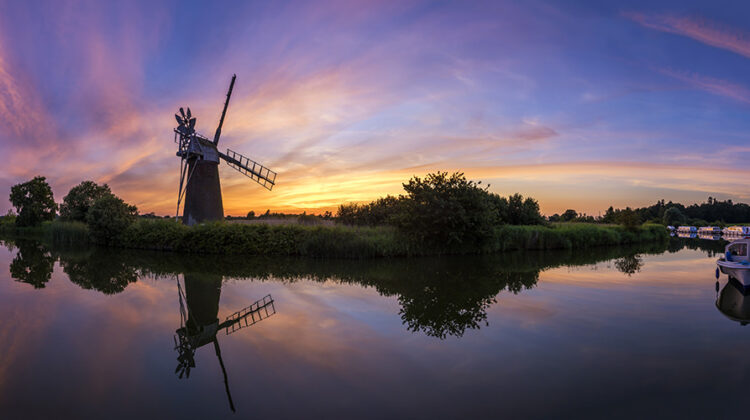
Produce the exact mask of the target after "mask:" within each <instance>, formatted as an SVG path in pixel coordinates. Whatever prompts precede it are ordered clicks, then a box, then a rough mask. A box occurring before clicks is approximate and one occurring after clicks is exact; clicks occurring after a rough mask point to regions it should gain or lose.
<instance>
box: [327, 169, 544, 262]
mask: <svg viewBox="0 0 750 420" xmlns="http://www.w3.org/2000/svg"><path fill="white" fill-rule="evenodd" d="M479 184H480V183H475V182H473V181H470V180H468V179H466V177H465V176H464V174H463V173H460V172H456V173H453V174H451V175H448V173H447V172H437V173H432V174H428V175H427V176H426V177H425V178H424V179H422V178H419V177H414V178H412V179H411V180H409V182H408V183H406V184H403V187H404V191H405V192H406V194H405V195H400V196H398V197H393V196H387V197H384V198H380V199H378V200H375V201H373V202H371V203H368V204H347V205H342V206H340V207H339V210H338V219H339V221H340V222H342V223H344V224H347V225H359V226H394V227H396V228H397V229H398V231H399V232H400V233H401V234H402V235H403V237H404V238H407V240H408V241H410V242H412V243H413V244H414V246H416V247H418V248H422V249H428V248H429V249H431V250H433V251H434V252H449V253H454V252H457V249H461V250H463V252H478V251H481V250H484V249H486V248H487V247H488V246H489V244H490V242H491V240H492V237H493V235H494V229H495V228H496V227H497V226H500V225H502V224H526V225H534V224H543V223H544V218H543V217H542V215H541V214H540V213H539V204H538V203H537V202H536V200H534V199H532V198H526V199H524V198H523V196H521V195H520V194H514V195H512V196H510V197H508V198H505V197H500V196H498V195H497V194H493V193H490V192H489V191H487V188H482V187H480V185H479Z"/></svg>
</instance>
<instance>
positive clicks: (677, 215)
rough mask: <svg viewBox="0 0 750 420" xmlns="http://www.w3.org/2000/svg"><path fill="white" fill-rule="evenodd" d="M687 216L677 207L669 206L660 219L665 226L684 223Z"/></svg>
mask: <svg viewBox="0 0 750 420" xmlns="http://www.w3.org/2000/svg"><path fill="white" fill-rule="evenodd" d="M686 219H687V218H686V217H685V215H684V214H682V212H681V211H680V209H678V208H677V207H670V208H668V209H667V210H665V211H664V217H662V221H663V222H664V224H665V225H667V226H680V225H682V224H684V223H685V220H686Z"/></svg>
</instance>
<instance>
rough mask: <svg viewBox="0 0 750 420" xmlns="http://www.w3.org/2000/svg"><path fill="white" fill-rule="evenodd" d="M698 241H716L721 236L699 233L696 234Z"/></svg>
mask: <svg viewBox="0 0 750 420" xmlns="http://www.w3.org/2000/svg"><path fill="white" fill-rule="evenodd" d="M698 238H699V239H705V240H707V241H718V240H720V239H721V235H717V234H713V233H702V232H701V233H699V234H698Z"/></svg>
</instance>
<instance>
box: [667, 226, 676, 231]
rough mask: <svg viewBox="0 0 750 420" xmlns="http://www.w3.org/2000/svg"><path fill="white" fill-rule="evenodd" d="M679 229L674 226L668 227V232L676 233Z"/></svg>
mask: <svg viewBox="0 0 750 420" xmlns="http://www.w3.org/2000/svg"><path fill="white" fill-rule="evenodd" d="M676 229H677V228H676V227H674V226H667V230H668V231H670V232H674V231H675V230H676Z"/></svg>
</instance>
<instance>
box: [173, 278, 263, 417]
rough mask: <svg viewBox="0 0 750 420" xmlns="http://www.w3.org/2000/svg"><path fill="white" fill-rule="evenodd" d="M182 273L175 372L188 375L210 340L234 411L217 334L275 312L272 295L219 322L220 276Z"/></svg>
mask: <svg viewBox="0 0 750 420" xmlns="http://www.w3.org/2000/svg"><path fill="white" fill-rule="evenodd" d="M183 277H184V282H185V287H184V288H183V287H182V285H181V284H180V280H179V277H175V280H176V281H177V291H178V294H179V301H180V328H178V329H177V331H175V332H176V335H175V337H174V340H175V350H177V353H178V356H177V362H178V364H177V368H176V369H175V373H176V374H177V375H178V376H179V377H180V378H183V377H185V378H188V377H190V369H192V368H194V367H195V352H196V350H198V349H199V348H200V347H203V346H204V345H206V344H208V343H213V345H214V351H215V352H216V357H217V358H218V359H219V365H220V366H221V372H222V374H223V375H224V387H225V389H226V393H227V399H228V400H229V407H230V408H231V409H232V411H235V408H234V403H233V401H232V394H231V393H230V391H229V381H228V378H227V371H226V368H225V367H224V361H223V359H222V357H221V349H220V348H219V340H218V339H217V334H218V333H219V331H221V330H224V332H225V334H226V335H230V334H233V333H235V332H237V331H239V330H241V329H243V328H246V327H249V326H251V325H254V324H256V323H258V322H260V321H262V320H264V319H266V318H268V317H270V316H272V315H274V314H275V313H276V308H275V306H274V301H273V298H272V297H271V295H266V296H264V297H263V298H262V299H260V300H258V301H256V302H253V303H252V304H251V305H249V306H247V307H245V308H244V309H242V310H239V311H237V312H235V313H233V314H232V315H230V316H228V317H227V318H226V319H225V320H224V321H223V322H219V318H218V314H219V298H220V296H221V283H222V276H221V275H216V274H184V275H183Z"/></svg>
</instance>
